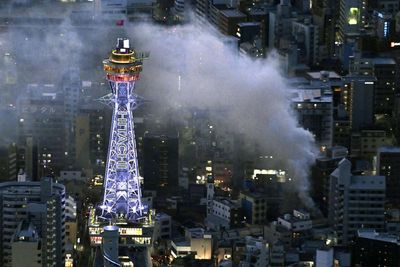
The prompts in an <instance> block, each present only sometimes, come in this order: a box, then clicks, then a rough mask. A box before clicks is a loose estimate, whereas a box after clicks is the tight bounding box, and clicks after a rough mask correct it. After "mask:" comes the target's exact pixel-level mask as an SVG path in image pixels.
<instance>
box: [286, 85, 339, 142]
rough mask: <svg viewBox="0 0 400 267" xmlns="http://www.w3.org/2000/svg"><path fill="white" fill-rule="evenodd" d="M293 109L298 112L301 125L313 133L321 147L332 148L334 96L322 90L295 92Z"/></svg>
mask: <svg viewBox="0 0 400 267" xmlns="http://www.w3.org/2000/svg"><path fill="white" fill-rule="evenodd" d="M292 105H293V108H294V109H295V110H296V111H297V114H298V118H299V123H300V124H301V125H302V126H303V127H304V128H305V129H307V130H309V131H311V132H312V134H313V135H314V137H315V140H316V141H317V142H318V144H319V145H320V146H321V149H322V148H323V147H324V148H326V147H331V146H332V136H333V106H332V94H331V93H330V92H329V91H327V90H326V91H325V90H323V89H321V88H305V89H297V90H293V97H292Z"/></svg>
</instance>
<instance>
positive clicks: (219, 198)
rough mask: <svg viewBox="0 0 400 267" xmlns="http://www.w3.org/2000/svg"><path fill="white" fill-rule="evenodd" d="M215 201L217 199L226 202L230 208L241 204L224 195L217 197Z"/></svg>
mask: <svg viewBox="0 0 400 267" xmlns="http://www.w3.org/2000/svg"><path fill="white" fill-rule="evenodd" d="M214 201H217V202H219V203H222V204H224V205H226V206H229V207H230V208H235V207H238V206H239V204H238V203H236V202H235V201H233V200H231V199H228V198H224V197H217V198H215V199H214Z"/></svg>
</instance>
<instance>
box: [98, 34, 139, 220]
mask: <svg viewBox="0 0 400 267" xmlns="http://www.w3.org/2000/svg"><path fill="white" fill-rule="evenodd" d="M144 58H145V56H144V54H138V53H137V52H136V51H134V50H133V49H131V48H130V43H129V40H128V39H122V38H119V39H118V40H117V46H116V48H115V49H114V50H113V51H112V52H111V54H110V56H109V58H108V59H106V60H104V61H103V64H104V70H105V72H106V74H107V80H108V81H109V84H110V88H111V93H110V94H108V95H106V96H104V97H102V98H101V100H102V101H103V102H106V103H107V104H109V105H111V106H112V107H113V115H112V122H111V133H110V142H109V146H108V156H107V164H106V171H105V177H104V197H103V203H102V205H101V206H100V209H101V217H102V218H104V219H107V220H112V219H120V218H121V219H126V220H129V221H136V220H138V219H140V218H141V217H142V216H143V215H144V211H145V207H144V206H143V204H142V201H141V197H142V194H141V189H140V179H139V168H138V160H137V150H136V140H135V130H134V124H133V114H132V111H133V110H134V109H136V107H137V106H138V100H140V97H139V96H138V95H136V94H135V90H134V89H135V82H136V81H137V80H138V79H139V73H140V71H141V70H142V65H143V59H144Z"/></svg>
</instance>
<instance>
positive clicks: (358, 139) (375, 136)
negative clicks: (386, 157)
mask: <svg viewBox="0 0 400 267" xmlns="http://www.w3.org/2000/svg"><path fill="white" fill-rule="evenodd" d="M391 144H392V138H391V136H390V135H389V133H388V131H387V130H385V129H382V128H371V129H369V128H366V129H362V130H360V132H358V133H353V134H352V135H351V153H350V154H351V155H352V156H358V157H362V158H365V159H372V158H373V157H374V156H375V155H376V151H377V149H378V148H379V147H381V146H389V145H391Z"/></svg>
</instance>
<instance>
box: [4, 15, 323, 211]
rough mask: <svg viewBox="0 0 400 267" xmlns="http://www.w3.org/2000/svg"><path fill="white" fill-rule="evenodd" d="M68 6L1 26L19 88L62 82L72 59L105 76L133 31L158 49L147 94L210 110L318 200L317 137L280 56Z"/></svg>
mask: <svg viewBox="0 0 400 267" xmlns="http://www.w3.org/2000/svg"><path fill="white" fill-rule="evenodd" d="M7 8H8V7H7ZM4 10H5V9H3V11H4ZM43 10H44V9H40V8H33V9H31V10H30V11H29V16H30V17H36V18H45V17H46V16H50V15H49V14H46V12H44V11H43ZM10 12H11V13H12V12H13V10H11V9H10ZM65 14H66V15H65V18H63V19H60V20H59V22H53V24H50V25H32V27H13V26H10V27H8V28H7V29H6V30H5V31H4V32H2V33H0V37H1V39H2V40H4V41H2V42H1V43H0V53H1V54H5V53H10V54H11V56H12V57H13V59H14V60H15V62H16V68H17V75H19V74H21V73H23V74H24V76H21V75H19V77H18V84H15V85H10V86H11V87H15V89H16V90H15V92H16V93H18V94H20V93H22V92H23V91H24V90H25V88H26V87H25V85H24V82H25V81H26V82H27V83H32V82H38V83H58V81H59V80H58V79H59V77H60V76H62V74H64V73H65V72H66V71H67V70H68V68H71V67H74V68H75V67H78V69H79V68H80V71H81V75H83V76H84V77H82V79H88V78H89V77H91V78H90V80H92V81H96V80H98V79H99V78H100V77H101V76H102V75H103V74H102V71H101V64H100V63H101V60H102V59H103V57H104V56H105V55H106V54H107V51H108V48H109V47H110V46H112V45H113V43H114V42H115V40H116V38H117V37H121V36H122V35H124V34H125V33H124V31H127V34H126V35H127V36H126V37H129V38H132V39H133V45H134V46H135V48H137V49H139V50H144V51H149V52H150V53H151V56H150V59H149V60H148V61H147V62H146V64H145V66H144V69H145V71H144V72H143V76H142V80H141V81H140V82H139V84H138V87H139V90H140V88H144V89H145V90H143V91H145V92H144V93H145V94H146V97H147V98H148V99H150V100H152V101H153V102H154V103H159V105H158V106H159V108H160V109H161V110H168V109H171V108H175V109H177V110H179V108H180V107H185V108H190V107H193V108H200V109H208V110H210V111H211V118H212V120H213V121H214V123H215V125H218V127H224V128H225V129H228V130H230V131H232V132H234V133H237V134H240V135H242V136H243V137H244V138H245V140H246V141H248V142H255V143H256V144H257V150H258V151H257V153H259V154H260V155H272V156H273V157H274V161H275V162H276V164H277V166H278V167H279V168H286V169H288V170H289V173H290V176H291V177H292V178H293V180H294V182H295V184H296V188H295V190H296V191H297V192H298V193H299V196H300V197H301V198H302V199H303V201H304V202H305V204H306V205H307V206H310V207H311V206H312V201H311V199H310V198H309V196H308V190H309V182H308V179H307V176H308V173H309V167H310V166H311V164H312V163H313V162H314V158H315V154H316V151H315V147H314V140H313V137H312V135H311V134H310V133H309V132H308V131H306V130H304V129H303V128H301V127H299V126H298V123H297V120H296V117H295V114H294V113H293V111H292V110H291V109H290V100H289V93H288V90H286V89H287V88H288V86H287V84H286V83H285V79H284V78H283V77H282V75H281V74H280V72H279V65H278V63H277V60H276V59H274V58H273V57H270V58H268V59H267V60H257V61H254V60H252V59H249V58H247V57H244V56H241V55H239V54H238V52H237V48H236V47H235V43H234V42H233V41H232V39H230V38H227V37H222V36H220V35H218V34H217V33H216V31H215V30H214V29H211V27H207V26H201V27H200V26H198V25H195V24H191V25H185V26H176V27H168V28H167V27H163V26H159V25H152V24H150V23H137V22H135V23H134V24H131V25H129V26H126V27H115V25H110V26H98V25H97V26H96V24H95V23H93V24H90V25H84V27H75V25H73V24H74V23H73V22H71V20H70V16H69V14H70V13H68V12H65ZM59 17H62V16H59ZM14 44H18V45H17V46H15V45H14ZM94 73H96V75H93V74H94ZM91 74H92V75H91ZM57 75H59V76H57ZM97 75H98V77H97ZM21 85H22V86H21ZM100 91H101V90H99V92H100ZM140 93H141V92H140ZM102 94H103V92H100V93H99V95H102Z"/></svg>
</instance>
